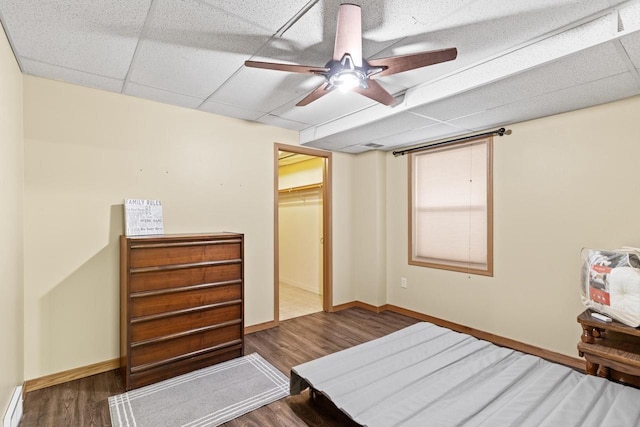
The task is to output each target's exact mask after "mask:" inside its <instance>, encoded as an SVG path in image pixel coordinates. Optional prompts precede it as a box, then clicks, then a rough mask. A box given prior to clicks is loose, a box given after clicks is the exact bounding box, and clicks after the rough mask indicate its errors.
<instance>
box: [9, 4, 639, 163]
mask: <svg viewBox="0 0 640 427" xmlns="http://www.w3.org/2000/svg"><path fill="white" fill-rule="evenodd" d="M340 3H341V2H340V1H334V0H324V1H323V0H312V1H309V0H286V1H282V0H244V1H233V0H127V1H121V0H102V1H98V2H89V1H86V0H67V1H62V0H59V1H58V0H0V20H1V22H2V25H3V27H4V30H5V33H6V34H7V37H8V39H9V41H10V43H11V46H12V48H13V50H14V53H15V55H16V59H17V60H18V63H19V65H20V67H21V69H22V71H23V72H24V73H25V74H30V75H34V76H40V77H45V78H49V79H55V80H62V81H65V82H68V83H72V84H78V85H83V86H88V87H92V88H96V89H101V90H107V91H111V92H118V93H122V94H125V95H129V96H135V97H140V98H146V99H151V100H154V101H158V102H163V103H167V104H173V105H177V106H181V107H186V108H191V109H197V110H202V111H205V112H209V113H215V114H222V115H225V116H230V117H235V118H239V119H244V120H249V121H256V122H260V123H265V124H270V125H274V126H279V127H283V128H288V129H293V130H296V131H299V132H300V142H301V143H302V144H305V145H308V146H311V147H317V148H323V149H327V150H332V151H342V152H347V153H361V152H363V151H368V150H372V149H381V150H392V149H397V148H400V147H405V146H410V145H414V144H416V143H422V142H426V141H432V140H438V139H442V138H447V137H454V136H458V135H466V134H472V133H474V132H479V131H484V130H487V129H492V128H494V127H500V126H508V125H509V124H510V123H516V122H521V121H524V120H530V119H534V118H538V117H544V116H548V115H551V114H557V113H561V112H565V111H570V110H575V109H580V108H585V107H589V106H593V105H597V104H601V103H606V102H610V101H615V100H619V99H622V98H626V97H630V96H633V95H637V94H639V93H640V73H639V69H640V2H639V1H638V0H627V1H624V0H589V1H581V0H511V1H504V0H448V1H444V0H442V1H428V2H427V1H424V0H403V1H397V0H396V1H392V0H371V1H360V2H357V1H355V2H354V1H351V3H356V4H360V5H361V6H362V21H363V22H362V26H363V51H364V52H363V53H364V57H365V58H381V57H387V56H394V55H402V54H408V53H414V52H420V51H425V50H433V49H443V48H448V47H456V48H457V49H458V58H457V59H456V60H455V61H451V62H446V63H442V64H437V65H433V66H430V67H425V68H422V69H418V70H412V71H408V72H404V73H400V74H396V75H392V76H388V77H381V78H380V79H379V80H378V81H379V82H380V83H381V84H382V85H383V86H384V87H385V89H387V90H388V91H389V92H391V93H392V94H394V96H396V97H397V98H398V101H399V103H398V105H397V106H395V107H386V106H383V105H380V104H376V103H375V102H373V101H371V100H370V99H368V98H365V97H362V96H360V95H358V94H355V93H340V92H338V91H335V92H332V93H330V94H328V95H327V96H324V97H322V98H320V99H319V100H318V101H316V102H314V103H312V104H310V105H308V106H305V107H296V106H295V104H296V103H297V102H298V101H299V100H300V99H302V98H303V97H304V96H305V95H306V94H307V93H308V92H310V91H311V90H313V89H314V88H315V87H317V86H318V85H320V84H321V83H322V82H323V79H322V77H317V76H308V75H299V74H290V73H284V72H278V71H272V70H261V69H252V68H246V67H244V65H243V64H244V61H245V60H248V59H253V60H259V61H270V62H284V63H292V64H304V65H314V66H323V65H324V64H325V63H326V62H327V61H328V60H329V59H330V58H331V56H332V53H333V45H334V34H335V28H336V14H337V11H338V6H339V4H340Z"/></svg>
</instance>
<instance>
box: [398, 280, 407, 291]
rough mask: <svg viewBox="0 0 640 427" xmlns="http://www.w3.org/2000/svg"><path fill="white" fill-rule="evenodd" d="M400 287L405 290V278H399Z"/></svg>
mask: <svg viewBox="0 0 640 427" xmlns="http://www.w3.org/2000/svg"><path fill="white" fill-rule="evenodd" d="M400 286H401V287H403V288H404V289H407V279H406V278H405V277H402V278H400Z"/></svg>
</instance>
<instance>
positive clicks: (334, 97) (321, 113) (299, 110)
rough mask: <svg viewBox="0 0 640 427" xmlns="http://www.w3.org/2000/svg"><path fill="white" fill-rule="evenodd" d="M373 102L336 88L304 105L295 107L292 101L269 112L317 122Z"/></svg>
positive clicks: (308, 121)
mask: <svg viewBox="0 0 640 427" xmlns="http://www.w3.org/2000/svg"><path fill="white" fill-rule="evenodd" d="M300 98H302V97H300ZM297 101H298V100H296V102H297ZM373 103H374V101H371V100H370V99H369V98H365V97H364V96H361V95H358V94H356V93H352V92H346V93H343V92H340V91H337V90H336V91H333V92H332V93H329V94H327V95H325V96H323V97H322V98H319V99H318V100H316V101H314V102H312V103H311V104H309V105H306V106H304V107H296V106H295V102H292V103H291V104H289V105H286V106H283V107H280V108H278V109H276V110H274V111H272V112H271V113H272V114H275V115H277V116H280V117H282V118H285V119H288V120H293V121H296V122H302V123H312V124H318V123H324V122H327V121H329V120H331V119H334V118H336V117H342V116H344V115H347V114H349V113H351V112H353V111H355V110H360V109H362V108H365V107H366V106H368V105H372V104H373Z"/></svg>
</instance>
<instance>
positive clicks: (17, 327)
mask: <svg viewBox="0 0 640 427" xmlns="http://www.w3.org/2000/svg"><path fill="white" fill-rule="evenodd" d="M22 98H23V96H22V74H21V73H20V69H19V68H18V65H17V63H16V60H15V58H14V56H13V53H12V52H11V48H10V46H9V42H8V41H7V39H6V37H5V34H4V32H3V31H2V27H0V196H1V197H2V203H0V236H2V238H1V239H0V325H2V327H1V328H0V346H1V347H2V350H0V366H2V369H0V416H2V414H4V413H5V410H6V408H7V405H8V404H9V401H10V399H11V394H12V393H13V389H14V388H15V387H17V386H18V385H20V384H21V383H22V381H23V376H22V372H23V369H22V366H23V341H22V330H23V316H22V291H23V274H22V269H23V265H22V262H23V255H22V188H23V160H22V156H23V132H22Z"/></svg>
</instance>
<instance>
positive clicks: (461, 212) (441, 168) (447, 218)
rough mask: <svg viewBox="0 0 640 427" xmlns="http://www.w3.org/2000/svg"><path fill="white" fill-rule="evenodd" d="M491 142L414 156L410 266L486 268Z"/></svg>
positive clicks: (437, 150)
mask: <svg viewBox="0 0 640 427" xmlns="http://www.w3.org/2000/svg"><path fill="white" fill-rule="evenodd" d="M488 150H489V149H488V140H486V139H484V140H481V141H476V142H473V143H469V144H464V145H458V146H454V147H447V148H441V149H435V150H428V151H423V152H419V153H414V154H412V157H413V158H412V173H413V177H412V187H413V188H412V205H413V206H412V230H413V232H412V260H413V261H418V262H424V263H433V264H445V265H450V266H458V267H466V268H470V269H479V270H487V268H488V244H487V243H488V238H489V236H488V231H489V230H488V212H489V210H488V191H489V188H488V182H489V180H488V176H489V175H488V172H489V170H488V168H489V162H488V155H489V152H488Z"/></svg>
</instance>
